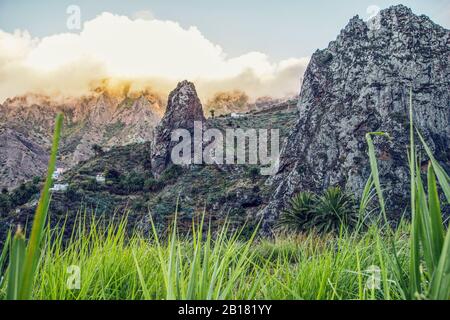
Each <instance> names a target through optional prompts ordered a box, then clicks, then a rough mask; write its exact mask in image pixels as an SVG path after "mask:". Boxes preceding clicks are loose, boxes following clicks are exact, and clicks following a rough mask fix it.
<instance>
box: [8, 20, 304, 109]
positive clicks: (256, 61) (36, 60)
mask: <svg viewBox="0 0 450 320" xmlns="http://www.w3.org/2000/svg"><path fill="white" fill-rule="evenodd" d="M307 63H308V58H291V59H288V60H284V61H279V62H271V61H270V59H269V57H268V56H267V55H266V54H264V53H261V52H249V53H247V54H244V55H241V56H239V57H228V56H227V55H226V53H225V52H224V51H223V49H222V48H221V47H220V46H219V45H217V44H214V43H212V42H211V41H209V40H208V39H206V38H205V37H204V36H203V35H202V33H201V32H200V31H199V30H198V29H197V28H196V27H189V28H187V29H184V28H182V27H181V26H180V25H179V24H178V23H176V22H173V21H162V20H156V19H152V20H144V19H142V18H136V19H135V20H133V19H130V18H128V17H126V16H118V15H114V14H111V13H103V14H101V15H99V16H98V17H96V18H94V19H92V20H90V21H87V22H85V24H84V27H83V30H82V31H81V32H80V33H61V34H56V35H52V36H48V37H44V38H41V39H37V38H36V39H32V37H31V36H30V35H29V33H28V32H19V31H17V32H15V33H13V34H11V33H7V32H3V31H1V30H0V80H1V82H0V100H3V99H5V98H6V97H10V96H14V95H18V94H24V93H27V92H38V93H46V94H57V93H59V94H62V95H74V94H85V93H87V92H88V90H89V89H90V85H91V83H92V82H95V81H99V79H102V78H110V79H126V80H131V81H133V86H134V87H136V88H138V87H145V86H151V87H154V88H159V89H160V90H170V88H171V87H173V86H175V84H176V82H177V81H180V80H183V79H189V80H191V81H194V82H195V83H196V86H197V88H198V91H199V94H200V95H201V96H202V97H204V98H206V97H207V96H209V95H211V94H213V93H214V92H215V91H218V90H230V89H240V90H244V91H246V92H247V93H248V94H249V95H250V96H253V97H257V96H259V95H272V96H275V97H279V96H283V95H286V94H292V93H297V92H298V91H299V86H300V83H299V81H300V77H301V75H302V74H303V71H304V69H305V68H306V65H307Z"/></svg>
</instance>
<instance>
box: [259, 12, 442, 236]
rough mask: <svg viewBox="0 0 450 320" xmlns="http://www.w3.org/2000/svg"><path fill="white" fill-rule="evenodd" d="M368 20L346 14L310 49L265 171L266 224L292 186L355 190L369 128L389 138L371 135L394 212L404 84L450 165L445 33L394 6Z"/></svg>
mask: <svg viewBox="0 0 450 320" xmlns="http://www.w3.org/2000/svg"><path fill="white" fill-rule="evenodd" d="M375 19H376V20H372V21H370V22H368V23H367V22H364V21H363V20H361V19H360V18H359V17H357V16H356V17H354V18H353V19H351V20H350V22H349V24H348V25H347V26H346V27H345V29H344V30H342V31H341V33H340V35H339V36H338V37H337V39H336V40H335V41H333V42H331V43H330V44H329V46H328V48H326V49H324V50H318V51H316V52H315V53H314V55H313V56H312V59H311V62H310V64H309V66H308V68H307V70H306V73H305V75H304V81H303V85H302V89H301V93H300V98H299V102H298V109H299V118H298V122H297V124H296V127H295V129H294V131H293V132H292V134H291V135H290V137H289V138H288V142H287V144H286V145H285V147H284V149H283V150H282V153H281V159H280V164H281V165H280V169H279V172H278V174H277V175H275V176H274V177H272V178H271V179H270V184H271V185H272V187H273V188H274V190H275V191H274V195H273V197H272V199H271V201H270V203H269V205H268V206H267V207H266V208H265V209H263V210H262V211H260V213H259V214H260V215H261V216H262V217H264V224H265V228H266V230H267V229H269V228H270V226H271V225H272V223H273V222H274V220H275V219H276V218H277V216H278V215H279V213H280V212H281V210H282V209H283V208H284V206H285V204H286V201H287V200H288V199H289V198H290V197H291V196H292V195H293V194H294V193H296V192H298V191H301V190H310V191H321V190H324V189H325V188H327V187H329V186H333V185H339V186H341V187H344V188H346V189H348V190H350V191H352V192H354V193H355V194H357V195H358V194H360V193H361V192H362V189H363V186H364V184H365V182H366V180H367V178H368V177H369V174H370V167H369V163H368V156H367V145H366V141H365V134H366V133H368V132H373V131H384V132H387V133H389V134H390V135H391V137H392V140H390V141H388V140H387V139H385V138H380V139H378V138H376V139H375V142H376V150H377V152H378V163H379V170H380V174H381V181H382V183H383V186H384V188H385V195H386V197H387V199H388V209H389V214H390V216H391V217H392V218H398V217H399V216H400V215H401V214H402V213H403V209H404V208H405V207H406V206H407V204H408V201H407V197H408V167H407V166H408V161H407V156H406V147H407V146H408V144H409V139H408V126H409V118H408V107H409V103H408V101H409V88H410V87H412V93H413V96H412V99H413V108H414V116H415V125H416V126H417V128H418V129H419V130H420V131H421V132H422V133H423V135H424V137H425V138H426V140H427V142H428V143H429V145H430V147H431V148H432V150H433V152H434V153H435V155H436V157H437V158H438V160H440V161H441V162H442V163H443V165H444V167H445V168H446V169H447V170H448V169H449V168H450V96H449V95H450V90H449V88H450V59H449V57H450V31H449V30H446V29H444V28H442V27H440V26H438V25H436V24H435V23H433V22H432V21H431V20H430V19H429V18H428V17H426V16H416V15H414V14H413V13H412V11H411V10H410V9H408V8H407V7H404V6H401V5H400V6H394V7H391V8H388V9H386V10H383V11H381V12H380V14H379V16H378V17H376V18H375ZM423 160H426V158H423Z"/></svg>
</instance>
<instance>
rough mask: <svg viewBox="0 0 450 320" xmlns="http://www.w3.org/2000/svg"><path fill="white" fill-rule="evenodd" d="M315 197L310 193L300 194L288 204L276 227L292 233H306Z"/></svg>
mask: <svg viewBox="0 0 450 320" xmlns="http://www.w3.org/2000/svg"><path fill="white" fill-rule="evenodd" d="M315 203H316V196H315V195H314V194H312V193H310V192H300V193H298V194H296V195H295V196H294V197H293V198H292V199H291V201H290V202H289V207H288V209H287V210H286V211H284V212H283V213H282V214H281V217H280V219H279V221H278V226H279V227H281V228H283V229H286V230H289V231H293V232H302V231H306V229H307V228H308V221H310V220H312V216H313V214H314V206H315Z"/></svg>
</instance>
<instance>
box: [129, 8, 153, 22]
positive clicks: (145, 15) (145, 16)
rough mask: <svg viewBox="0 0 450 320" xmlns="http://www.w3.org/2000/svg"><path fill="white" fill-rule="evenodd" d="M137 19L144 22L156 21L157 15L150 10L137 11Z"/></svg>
mask: <svg viewBox="0 0 450 320" xmlns="http://www.w3.org/2000/svg"><path fill="white" fill-rule="evenodd" d="M133 17H134V18H135V19H142V20H153V19H155V15H154V14H153V12H151V11H150V10H140V11H136V12H135V13H134V15H133Z"/></svg>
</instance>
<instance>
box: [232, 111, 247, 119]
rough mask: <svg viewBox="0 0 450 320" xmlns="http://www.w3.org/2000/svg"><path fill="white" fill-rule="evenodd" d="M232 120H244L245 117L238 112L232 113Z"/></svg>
mask: <svg viewBox="0 0 450 320" xmlns="http://www.w3.org/2000/svg"><path fill="white" fill-rule="evenodd" d="M230 115H231V117H232V118H242V117H243V116H244V115H243V114H240V113H236V112H232V113H231V114H230Z"/></svg>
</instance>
